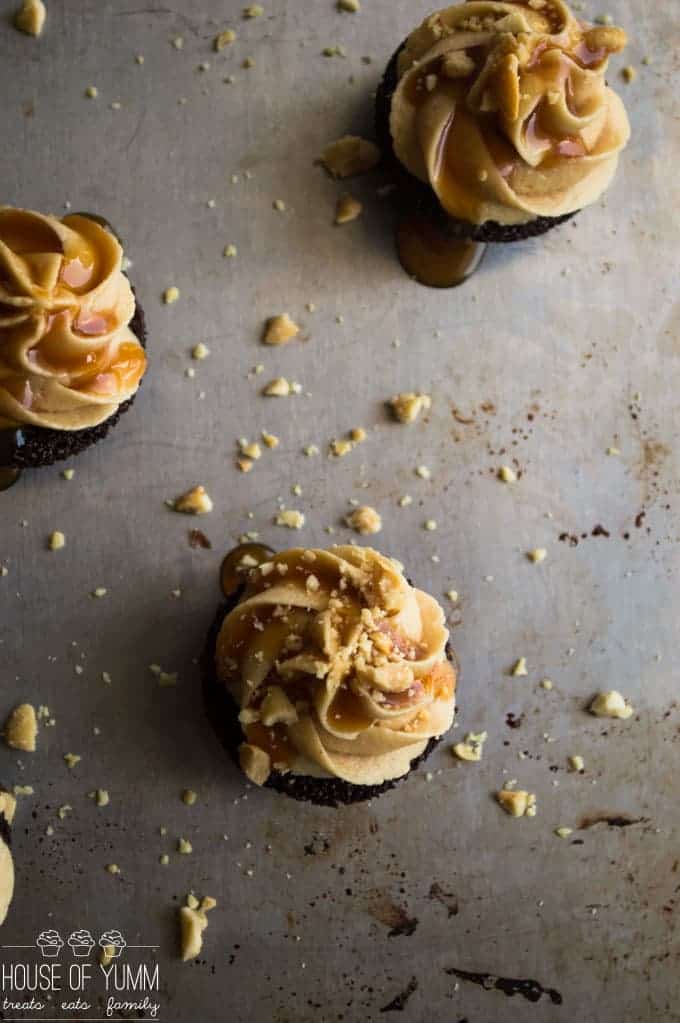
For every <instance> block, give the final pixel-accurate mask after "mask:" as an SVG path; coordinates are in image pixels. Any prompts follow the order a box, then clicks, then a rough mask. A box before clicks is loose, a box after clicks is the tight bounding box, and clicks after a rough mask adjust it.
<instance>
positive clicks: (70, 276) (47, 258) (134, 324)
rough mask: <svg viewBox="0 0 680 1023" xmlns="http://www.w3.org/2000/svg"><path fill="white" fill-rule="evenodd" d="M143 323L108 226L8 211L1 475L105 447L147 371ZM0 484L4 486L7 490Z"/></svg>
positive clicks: (1, 227) (0, 234)
mask: <svg viewBox="0 0 680 1023" xmlns="http://www.w3.org/2000/svg"><path fill="white" fill-rule="evenodd" d="M145 340H146V337H145V327H144V314H143V312H142V310H141V308H140V307H139V306H138V305H137V303H136V301H135V295H134V293H133V290H132V287H131V286H130V282H129V281H128V279H127V277H126V275H125V273H124V271H123V250H122V248H121V245H120V243H119V241H118V239H117V238H116V237H115V235H114V233H113V231H112V230H111V229H110V228H109V227H108V226H107V225H106V222H105V221H103V220H101V219H100V218H98V217H93V216H92V215H91V214H87V215H86V214H78V213H74V214H71V215H70V216H67V217H64V218H63V219H62V220H58V219H57V218H56V217H51V216H45V215H43V214H40V213H34V212H32V211H30V210H20V209H14V208H12V207H9V206H3V207H0V467H2V468H1V469H0V473H2V472H4V476H5V484H6V485H7V484H8V483H10V482H11V480H12V476H13V475H14V476H16V475H17V474H18V472H19V471H20V470H21V469H23V468H27V467H37V466H45V465H51V464H52V463H53V462H55V461H57V460H59V459H63V458H69V457H71V456H72V455H75V454H78V453H79V452H80V451H82V450H83V449H84V448H86V447H89V446H90V445H91V444H95V443H96V442H97V441H99V440H101V439H102V438H103V437H104V436H106V434H107V433H108V431H109V429H110V428H111V426H113V425H114V423H116V422H117V420H118V418H119V417H120V415H121V414H122V413H123V412H124V411H125V410H126V409H127V408H129V406H130V404H131V403H132V401H133V400H134V397H135V394H136V392H137V388H138V387H139V383H140V380H141V378H142V375H143V373H144V371H145V369H146V355H145V353H144V344H145ZM1 486H2V483H1V482H0V487H1Z"/></svg>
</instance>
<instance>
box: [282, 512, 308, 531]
mask: <svg viewBox="0 0 680 1023" xmlns="http://www.w3.org/2000/svg"><path fill="white" fill-rule="evenodd" d="M274 523H275V525H277V526H285V527H286V528H287V529H302V527H303V526H304V524H305V516H304V512H301V511H296V510H295V509H294V508H282V509H281V511H280V512H279V513H278V515H277V516H276V518H275V519H274Z"/></svg>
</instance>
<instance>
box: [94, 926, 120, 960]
mask: <svg viewBox="0 0 680 1023" xmlns="http://www.w3.org/2000/svg"><path fill="white" fill-rule="evenodd" d="M99 945H100V948H103V949H104V951H105V952H106V954H107V955H108V957H109V958H110V959H117V958H118V956H119V955H120V954H121V952H122V951H123V949H124V948H125V946H126V945H127V941H126V940H125V938H124V937H123V935H122V934H121V933H120V931H118V930H115V929H113V930H110V931H104V933H103V934H102V936H101V937H100V939H99Z"/></svg>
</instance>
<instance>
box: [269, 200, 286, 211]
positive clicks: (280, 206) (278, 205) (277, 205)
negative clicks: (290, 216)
mask: <svg viewBox="0 0 680 1023" xmlns="http://www.w3.org/2000/svg"><path fill="white" fill-rule="evenodd" d="M272 206H273V207H274V209H275V210H276V212H277V213H285V212H286V204H285V202H284V201H283V199H274V202H273V203H272Z"/></svg>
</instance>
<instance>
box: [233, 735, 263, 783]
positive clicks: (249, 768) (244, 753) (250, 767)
mask: <svg viewBox="0 0 680 1023" xmlns="http://www.w3.org/2000/svg"><path fill="white" fill-rule="evenodd" d="M238 760H239V764H240V765H241V770H242V771H243V773H244V774H245V775H246V776H247V777H248V778H250V780H251V781H252V782H253V784H254V785H264V783H265V782H266V780H267V778H268V777H269V775H270V773H271V760H270V757H269V754H268V753H266V752H265V751H264V750H263V749H260V747H259V746H251V744H250V743H249V742H242V743H241V745H240V746H239V748H238Z"/></svg>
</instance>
